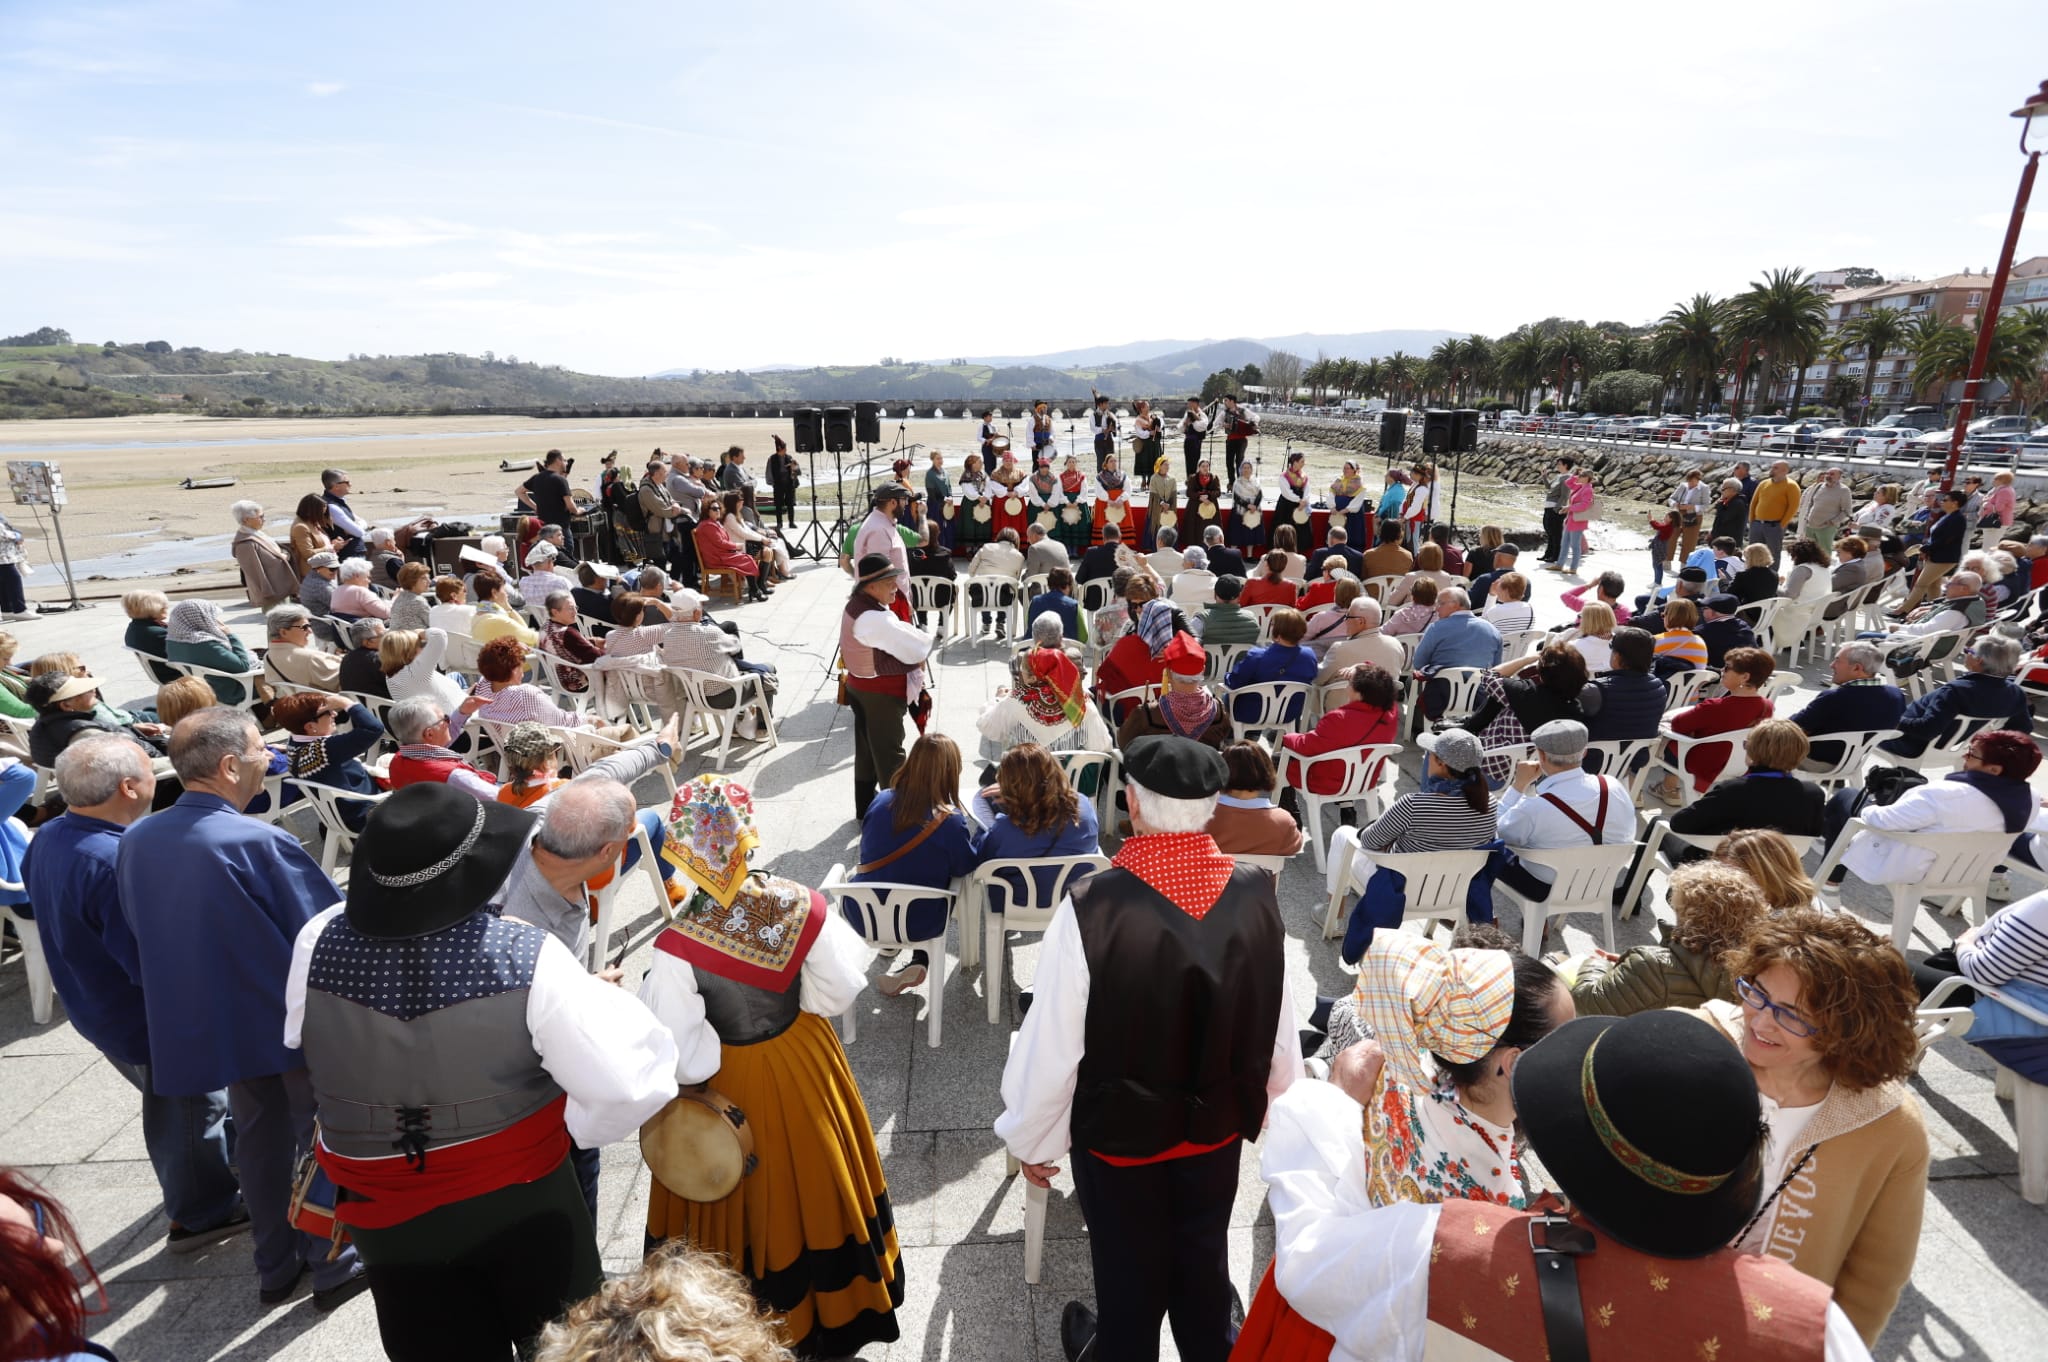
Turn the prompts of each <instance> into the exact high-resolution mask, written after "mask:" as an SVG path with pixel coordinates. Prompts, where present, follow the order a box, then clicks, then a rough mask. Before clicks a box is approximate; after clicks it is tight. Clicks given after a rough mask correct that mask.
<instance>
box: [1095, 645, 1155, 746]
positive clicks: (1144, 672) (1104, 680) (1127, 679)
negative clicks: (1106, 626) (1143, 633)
mask: <svg viewBox="0 0 2048 1362" xmlns="http://www.w3.org/2000/svg"><path fill="white" fill-rule="evenodd" d="M1165 670H1166V668H1165V667H1163V666H1161V665H1160V664H1159V663H1157V662H1155V661H1153V660H1152V650H1151V649H1150V648H1147V647H1146V646H1145V640H1144V639H1143V638H1141V637H1139V636H1138V631H1137V630H1135V629H1133V630H1132V631H1131V632H1130V633H1128V634H1125V635H1124V636H1123V637H1122V638H1120V639H1118V640H1117V641H1116V642H1115V643H1114V644H1113V645H1111V647H1110V650H1109V652H1108V653H1107V654H1106V655H1104V657H1103V659H1102V661H1101V662H1100V663H1098V664H1097V665H1096V668H1095V693H1096V695H1098V696H1099V697H1101V698H1102V699H1105V700H1107V699H1108V698H1109V697H1110V696H1112V695H1114V694H1115V693H1116V692H1118V691H1120V690H1129V689H1130V688H1131V687H1133V686H1144V685H1156V684H1157V683H1158V681H1159V678H1160V676H1161V674H1162V673H1164V672H1165ZM1135 708H1136V706H1135V705H1132V704H1130V703H1128V702H1126V703H1125V704H1123V705H1122V706H1119V712H1118V713H1117V714H1115V715H1114V716H1112V720H1113V722H1116V723H1122V722H1123V719H1124V716H1125V715H1126V714H1129V713H1130V712H1131V710H1133V709H1135Z"/></svg>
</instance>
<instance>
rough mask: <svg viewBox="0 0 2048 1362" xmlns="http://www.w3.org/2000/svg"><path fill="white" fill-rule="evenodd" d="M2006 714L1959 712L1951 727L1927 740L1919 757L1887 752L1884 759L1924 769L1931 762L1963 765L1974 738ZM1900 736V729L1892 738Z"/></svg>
mask: <svg viewBox="0 0 2048 1362" xmlns="http://www.w3.org/2000/svg"><path fill="white" fill-rule="evenodd" d="M2003 722H2004V720H2003V719H2002V718H1998V717H1996V716H1989V715H1980V714H1958V715H1956V717H1955V718H1953V719H1951V720H1949V724H1948V728H1947V730H1946V731H1945V732H1943V733H1942V735H1941V736H1940V737H1938V738H1936V739H1935V740H1934V741H1932V742H1930V743H1928V744H1927V749H1926V750H1925V751H1923V752H1922V753H1921V754H1920V755H1919V756H1917V757H1901V756H1898V755H1895V754H1894V753H1891V752H1887V753H1885V754H1884V759H1885V760H1886V761H1887V762H1890V763H1892V764H1894V765H1897V766H1906V767H1911V768H1912V769H1913V770H1915V771H1924V770H1926V769H1927V768H1928V767H1930V766H1960V765H1962V764H1963V754H1964V753H1965V752H1966V751H1968V750H1969V746H1970V739H1972V738H1974V737H1976V736H1977V735H1978V734H1979V733H1983V732H1985V731H1987V730H1989V729H1992V728H1995V727H1997V726H1998V725H1999V724H2001V723H2003ZM1898 736H1900V735H1899V734H1898V733H1896V732H1891V733H1889V734H1887V737H1888V738H1895V737H1898Z"/></svg>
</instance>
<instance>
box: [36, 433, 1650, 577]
mask: <svg viewBox="0 0 2048 1362" xmlns="http://www.w3.org/2000/svg"><path fill="white" fill-rule="evenodd" d="M976 430H977V423H976V422H975V421H973V420H969V419H953V418H947V419H933V418H929V417H925V418H919V419H915V420H911V421H909V422H908V423H906V424H905V426H904V428H903V431H902V434H901V439H902V441H903V443H904V444H905V445H906V446H908V445H921V446H923V449H921V450H918V451H917V452H915V453H914V454H913V456H912V458H913V462H914V464H915V465H916V467H917V468H918V469H919V470H922V469H923V467H924V466H925V459H926V455H927V453H928V451H929V450H931V449H934V448H936V449H940V450H943V451H945V453H946V455H947V459H946V462H947V465H948V467H950V468H952V469H954V470H955V471H956V472H957V470H958V468H959V467H960V464H961V462H962V461H963V460H964V458H965V456H966V454H967V452H968V451H969V450H970V449H971V448H972V447H973V443H974V438H975V433H976ZM883 433H884V434H885V435H887V436H888V437H889V441H890V444H891V445H893V444H894V443H895V442H896V440H897V438H898V431H897V428H896V423H895V422H894V421H889V422H885V424H884V428H883ZM776 434H781V435H783V436H784V437H785V438H788V434H789V423H788V422H787V421H784V420H768V419H762V420H717V419H664V418H639V419H632V418H627V419H618V420H601V421H584V420H566V421H543V420H533V419H520V418H515V417H502V416H476V417H463V416H456V417H360V418H348V419H334V420H289V419H261V418H257V419H247V420H242V419H220V418H208V417H194V416H178V415H153V416H133V417H120V418H110V419H99V420H84V421H24V422H10V423H6V424H4V425H0V458H5V459H7V460H15V459H44V460H52V461H55V462H56V463H57V464H58V465H59V466H60V467H61V469H62V471H63V475H64V482H65V486H66V488H67V490H68V491H69V493H70V498H71V499H70V503H69V505H68V506H67V507H66V508H65V511H64V539H65V543H66V545H67V546H68V548H69V550H70V555H71V562H72V565H73V568H74V570H75V572H76V575H77V580H78V590H79V594H80V596H81V597H82V598H88V599H106V598H109V597H113V596H118V595H119V594H120V593H121V592H122V591H124V590H126V589H128V588H129V587H130V586H133V585H136V584H138V583H141V582H145V581H146V582H152V583H155V584H157V585H159V586H162V587H168V588H170V589H176V590H205V591H218V590H221V589H231V588H233V587H234V586H235V585H236V583H237V581H238V580H239V579H238V578H237V576H236V574H235V570H234V563H233V560H232V558H231V557H230V556H229V552H228V536H229V535H230V534H231V533H232V531H233V529H234V526H233V523H232V522H231V521H230V519H229V517H228V507H229V506H231V505H232V504H233V503H234V502H236V501H238V500H241V499H243V498H250V499H253V500H256V501H259V502H261V503H262V504H263V505H264V507H265V510H266V512H267V514H268V517H269V527H268V528H269V529H270V531H271V532H272V533H273V534H274V535H276V536H277V538H278V539H279V540H280V541H282V540H283V539H284V538H285V536H286V535H287V533H288V532H289V528H290V524H291V518H292V508H293V507H294V506H295V505H296V504H297V502H298V500H299V498H300V497H301V496H303V495H305V494H306V493H307V492H317V491H318V490H319V488H320V478H319V475H320V470H321V469H323V468H344V469H346V470H348V472H349V473H350V474H351V475H353V479H354V484H355V490H354V493H353V495H352V496H351V498H350V500H351V504H352V505H353V506H354V507H355V509H356V511H357V513H358V515H360V516H364V517H366V518H367V519H368V520H369V521H370V522H371V523H375V524H392V523H397V522H400V521H404V520H409V519H412V518H413V517H415V516H418V515H422V514H432V515H435V516H437V517H439V518H441V519H444V520H473V521H494V520H495V518H496V517H497V515H498V514H499V513H500V512H503V511H507V510H510V509H511V508H512V506H513V499H512V497H513V489H514V488H515V487H516V486H517V485H518V484H519V482H520V481H522V480H523V478H524V477H525V476H526V475H525V473H524V472H523V471H521V472H514V473H506V472H501V471H500V470H499V464H500V463H501V462H502V461H505V460H512V461H514V462H518V461H524V460H531V459H535V458H538V457H539V456H540V455H541V454H542V453H544V452H545V451H546V450H549V449H560V450H562V451H563V452H564V453H565V454H567V455H568V456H569V457H570V458H572V459H574V460H575V461H576V465H575V469H574V471H573V472H572V474H571V477H570V481H571V482H572V483H573V484H575V485H576V486H577V487H579V488H591V489H594V488H595V487H596V485H597V476H598V473H599V460H600V459H601V458H602V457H603V456H604V455H605V454H606V453H607V452H608V451H610V450H613V449H616V450H618V451H619V457H620V462H621V464H622V466H623V467H625V468H627V469H629V470H630V471H631V472H632V473H633V474H634V475H635V476H636V477H637V475H638V472H639V469H640V466H641V464H642V462H643V461H644V460H645V458H646V456H647V455H648V454H649V453H650V452H651V451H653V450H655V449H657V448H659V449H662V450H665V451H667V452H668V453H671V454H674V453H693V454H700V455H705V456H710V455H714V454H716V453H718V452H719V451H721V450H723V449H725V448H727V447H728V446H731V445H738V446H740V447H741V448H742V449H744V450H746V452H747V459H748V462H749V464H750V465H751V466H752V467H753V468H754V469H755V470H756V472H757V474H758V472H759V470H760V469H761V467H762V466H763V465H764V464H765V462H766V459H767V456H768V454H769V453H770V451H771V450H772V449H773V448H774V442H773V441H772V439H771V438H770V437H771V436H772V435H776ZM1060 434H1061V439H1060V444H1059V448H1060V451H1061V453H1063V454H1064V453H1065V452H1066V451H1067V448H1068V438H1067V432H1066V431H1065V430H1064V429H1062V430H1061V432H1060ZM1169 445H1170V447H1171V448H1170V451H1169V452H1170V454H1171V455H1172V457H1174V458H1175V459H1176V460H1177V459H1178V458H1179V452H1180V451H1179V442H1178V440H1172V441H1169ZM1290 447H1291V448H1298V449H1303V450H1305V451H1306V452H1307V453H1308V455H1309V473H1310V485H1311V486H1312V487H1314V488H1318V489H1321V488H1324V487H1327V485H1328V483H1329V481H1330V479H1331V478H1333V477H1334V476H1335V475H1336V473H1337V471H1338V469H1339V466H1340V464H1341V462H1342V460H1343V459H1344V457H1346V456H1345V455H1344V454H1343V453H1342V451H1339V450H1335V449H1331V448H1325V447H1318V446H1315V445H1304V444H1301V443H1299V442H1296V443H1294V444H1293V445H1291V446H1290V445H1288V444H1286V443H1285V442H1283V441H1281V440H1278V439H1266V438H1262V439H1261V440H1259V441H1255V442H1254V445H1253V453H1254V454H1255V455H1256V456H1258V459H1259V463H1260V470H1261V473H1262V480H1263V481H1264V482H1265V483H1266V485H1267V486H1268V487H1273V486H1277V484H1278V481H1279V475H1280V469H1281V468H1282V467H1283V466H1284V464H1285V460H1286V453H1287V450H1288V449H1289V448H1290ZM881 448H883V447H880V446H878V452H879V450H880V449H881ZM1074 449H1075V451H1076V452H1077V453H1078V454H1079V456H1080V458H1081V461H1082V464H1083V466H1084V467H1089V468H1092V467H1093V452H1092V450H1091V449H1090V447H1089V444H1088V439H1087V431H1086V427H1085V426H1083V427H1081V428H1080V429H1079V431H1078V433H1077V435H1076V436H1075V442H1074ZM1219 453H1220V451H1219ZM849 457H851V456H849ZM818 460H819V483H820V486H819V489H818V490H819V496H820V503H819V511H820V515H821V517H822V518H826V519H830V518H833V517H834V515H835V514H836V510H835V508H834V507H833V505H832V503H831V501H830V499H829V497H828V490H829V488H830V487H831V485H832V482H833V478H832V473H831V456H830V455H819V456H818ZM1381 467H1382V464H1381V462H1380V461H1379V460H1378V459H1374V460H1371V461H1369V463H1368V466H1367V468H1366V473H1367V476H1368V478H1369V479H1371V480H1372V481H1373V482H1374V483H1375V485H1377V483H1378V480H1379V478H1380V476H1381ZM1216 472H1217V473H1218V475H1219V476H1222V477H1224V478H1225V480H1226V481H1228V479H1229V474H1228V473H1226V472H1225V471H1224V470H1223V469H1221V468H1218V469H1217V470H1216ZM221 476H231V477H233V478H235V479H236V480H237V481H236V484H235V485H234V486H232V487H220V488H203V489H195V490H190V491H187V490H184V489H181V488H180V487H179V486H178V483H179V482H180V481H181V480H183V479H185V478H188V477H189V478H208V477H221ZM848 490H849V492H851V491H852V487H851V485H849V489H848ZM1536 504H1537V498H1536V497H1535V496H1534V494H1533V493H1532V490H1531V489H1529V488H1525V487H1518V486H1513V485H1510V484H1506V483H1501V482H1498V481H1494V480H1491V479H1482V478H1476V477H1475V478H1467V479H1465V480H1464V482H1463V485H1462V487H1461V489H1460V500H1459V505H1458V517H1457V518H1458V523H1459V524H1461V525H1465V524H1478V523H1481V522H1484V521H1492V522H1494V523H1500V524H1503V525H1505V526H1507V527H1508V528H1517V527H1521V528H1528V527H1533V525H1534V524H1535V522H1536V519H1537V516H1536ZM809 505H810V500H809V491H808V488H807V489H806V490H805V491H804V492H803V493H801V494H800V496H799V508H800V512H801V513H803V514H808V511H809ZM1603 509H1606V510H1609V511H1610V512H1611V513H1612V514H1614V516H1615V517H1616V518H1617V519H1618V520H1620V522H1621V524H1622V525H1625V526H1633V525H1637V524H1640V519H1639V518H1638V517H1637V516H1636V515H1635V514H1634V508H1632V507H1631V508H1621V507H1611V508H1603ZM1625 512H1626V513H1625ZM6 514H7V516H8V518H9V519H10V520H11V521H12V522H13V523H14V525H15V527H16V528H17V529H19V530H21V532H22V533H23V535H24V536H26V538H27V540H28V541H29V542H28V551H29V561H30V562H31V563H32V564H33V565H34V566H35V572H34V573H33V574H32V575H31V576H30V577H29V578H28V588H29V594H30V596H31V597H32V598H34V599H37V600H43V601H56V600H62V599H64V597H65V592H64V584H63V577H62V574H61V572H60V571H59V570H58V567H57V546H56V543H55V540H54V538H53V537H52V535H51V526H50V519H49V516H48V513H47V512H44V513H43V514H42V515H41V516H40V517H38V516H37V515H36V514H35V513H34V512H33V510H32V508H29V507H25V506H12V507H9V509H8V510H7V512H6ZM1613 533H1615V534H1617V535H1624V536H1625V535H1627V534H1628V533H1629V531H1628V530H1626V529H1618V530H1614V531H1613ZM1638 542H1640V540H1639V538H1638ZM1620 546H1623V545H1620V544H1617V547H1620Z"/></svg>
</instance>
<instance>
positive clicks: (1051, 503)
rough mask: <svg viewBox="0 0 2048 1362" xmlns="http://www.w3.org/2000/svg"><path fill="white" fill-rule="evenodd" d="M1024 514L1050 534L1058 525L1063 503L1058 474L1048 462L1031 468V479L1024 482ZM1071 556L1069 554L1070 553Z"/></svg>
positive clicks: (1032, 522)
mask: <svg viewBox="0 0 2048 1362" xmlns="http://www.w3.org/2000/svg"><path fill="white" fill-rule="evenodd" d="M1023 492H1024V514H1025V515H1027V516H1029V517H1030V518H1031V519H1030V523H1031V524H1033V525H1037V526H1039V527H1041V528H1043V529H1044V531H1045V532H1046V533H1047V534H1052V533H1053V532H1055V531H1056V530H1058V529H1059V527H1060V507H1061V506H1062V505H1064V504H1065V501H1064V499H1063V498H1062V497H1061V496H1060V480H1059V476H1058V475H1057V474H1055V473H1054V472H1053V471H1052V465H1051V464H1050V463H1041V464H1039V465H1038V467H1037V468H1035V469H1033V470H1032V473H1031V480H1030V481H1029V482H1027V483H1025V484H1024V487H1023ZM1070 556H1071V555H1070Z"/></svg>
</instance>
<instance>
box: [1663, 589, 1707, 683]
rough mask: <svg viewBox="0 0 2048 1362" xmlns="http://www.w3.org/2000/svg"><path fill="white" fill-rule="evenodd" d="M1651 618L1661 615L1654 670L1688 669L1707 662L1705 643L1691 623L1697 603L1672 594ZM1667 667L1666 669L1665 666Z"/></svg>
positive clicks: (1696, 617) (1694, 620)
mask: <svg viewBox="0 0 2048 1362" xmlns="http://www.w3.org/2000/svg"><path fill="white" fill-rule="evenodd" d="M1651 618H1652V619H1661V620H1662V623H1663V625H1664V629H1663V631H1662V632H1661V633H1659V634H1658V635H1657V664H1656V665H1657V670H1658V671H1659V672H1660V673H1662V674H1666V675H1668V674H1669V672H1678V671H1689V670H1691V669H1692V668H1694V667H1704V666H1706V665H1707V645H1706V642H1705V641H1704V640H1702V639H1701V638H1700V636H1699V635H1698V634H1696V633H1694V632H1693V626H1694V625H1696V624H1698V623H1699V622H1700V612H1699V607H1697V606H1695V605H1694V604H1693V603H1692V602H1691V601H1689V600H1687V599H1685V598H1683V597H1680V596H1674V597H1672V598H1671V599H1670V600H1668V601H1666V602H1665V603H1664V609H1663V610H1662V611H1660V612H1659V613H1658V615H1655V616H1652V617H1651ZM1667 668H1668V669H1669V672H1667V670H1666V669H1667Z"/></svg>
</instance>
